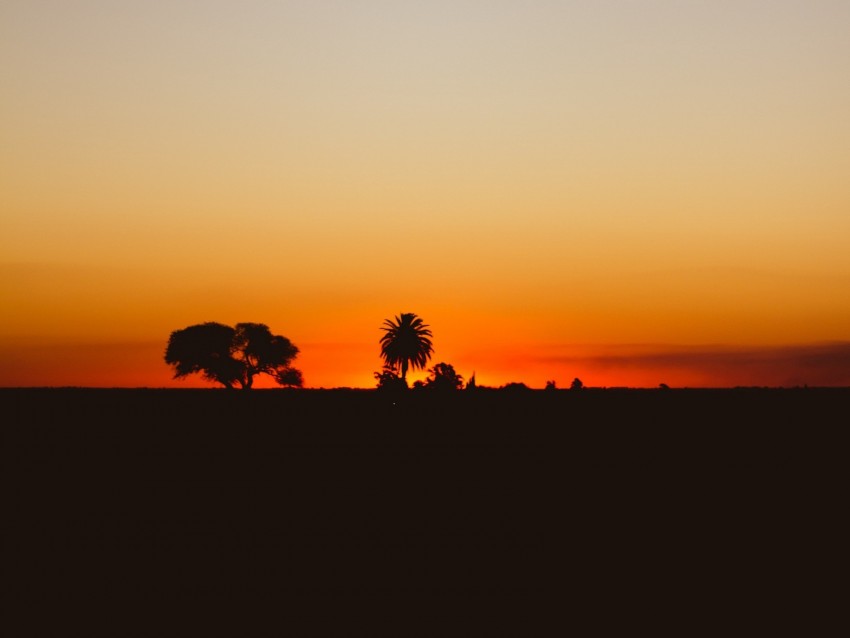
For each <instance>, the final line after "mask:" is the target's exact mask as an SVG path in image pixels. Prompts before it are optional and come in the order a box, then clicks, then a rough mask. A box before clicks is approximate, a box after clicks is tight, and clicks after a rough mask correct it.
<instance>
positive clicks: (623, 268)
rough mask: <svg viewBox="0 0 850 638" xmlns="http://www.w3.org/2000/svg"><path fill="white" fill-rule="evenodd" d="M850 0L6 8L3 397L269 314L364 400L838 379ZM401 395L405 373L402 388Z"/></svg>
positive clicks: (140, 374) (155, 355)
mask: <svg viewBox="0 0 850 638" xmlns="http://www.w3.org/2000/svg"><path fill="white" fill-rule="evenodd" d="M847 24H850V4H848V3H847V2H844V1H843V0H829V1H823V0H822V1H818V0H809V1H807V2H797V1H789V0H775V1H770V2H768V1H766V0H765V1H757V2H756V1H752V0H741V1H739V2H735V3H684V2H675V1H672V0H670V1H663V0H649V1H647V2H641V3H634V2H624V1H613V0H599V1H595V2H578V1H576V2H538V3H525V2H516V1H509V0H493V1H491V2H476V1H463V0H455V1H453V2H447V1H441V0H435V1H434V2H429V3H418V2H405V1H394V2H391V1H389V0H384V1H375V0H364V1H363V2H357V3H351V2H343V1H341V0H340V1H332V0H326V1H320V2H298V1H292V2H283V3H266V2H253V1H246V2H244V3H238V4H234V3H230V2H224V1H217V0H210V1H208V2H204V3H194V2H178V3H167V4H162V3H137V5H136V6H131V5H128V4H127V3H114V2H106V1H95V0H88V1H84V2H75V3H67V2H59V1H55V2H42V3H32V2H24V1H22V0H20V1H19V0H11V1H8V2H5V3H3V5H2V7H0V74H2V77H3V78H4V89H3V100H0V230H2V232H0V299H2V313H0V385H2V386H30V385H39V386H40V385H95V386H130V387H134V386H149V387H160V386H169V387H171V386H174V387H190V386H193V385H195V386H205V385H206V384H205V383H204V382H203V381H202V380H200V379H186V380H182V381H174V380H172V378H171V370H170V369H169V368H168V366H166V365H165V363H164V361H163V358H162V355H163V352H164V349H165V345H166V342H167V339H168V336H169V334H170V332H171V331H172V330H176V329H180V328H183V327H186V326H188V325H191V324H194V323H201V322H204V321H220V322H223V323H229V324H234V323H237V322H241V321H251V322H262V323H266V324H268V325H269V326H270V327H271V329H272V330H273V331H274V332H276V333H278V334H283V335H286V336H287V337H289V338H290V339H291V340H292V341H293V342H294V343H295V344H296V345H298V346H299V347H300V348H301V355H300V356H299V358H298V360H297V361H296V365H297V366H298V367H300V368H301V369H302V371H303V373H304V377H305V382H306V384H307V385H308V386H310V387H339V386H354V387H372V386H373V385H374V379H373V377H372V373H373V372H374V371H376V370H379V369H380V359H379V356H378V355H379V346H378V339H379V338H380V335H381V332H380V326H381V323H382V322H383V320H384V319H385V318H388V317H392V316H395V315H397V314H399V313H401V312H415V313H417V314H419V315H420V316H421V317H422V318H423V319H424V320H425V321H426V323H428V324H430V326H431V328H432V330H433V332H434V347H435V352H434V359H433V360H432V362H433V363H436V362H438V361H446V362H449V363H452V364H453V365H454V366H455V368H456V369H457V370H458V372H460V373H461V374H463V375H464V377H467V378H468V377H469V375H471V374H472V373H473V372H475V374H476V378H477V381H478V382H479V383H480V384H485V385H501V384H503V383H507V382H510V381H523V382H525V383H527V384H528V385H530V386H532V387H542V386H543V385H544V384H545V382H546V381H547V380H549V379H553V380H555V381H556V382H557V383H558V385H559V386H561V387H566V386H568V385H569V383H570V381H571V380H572V379H573V378H574V377H579V378H581V379H582V380H583V381H584V382H585V384H587V385H593V386H619V385H633V386H650V387H654V386H657V385H658V384H659V383H662V382H664V383H667V384H669V385H671V386H684V385H687V386H714V387H716V386H727V385H802V384H809V385H850V355H848V345H847V344H848V343H850V295H847V294H845V291H847V290H850V250H848V245H850V181H848V179H847V175H850V153H848V149H850V119H848V118H847V116H846V114H847V113H848V112H850V83H848V82H847V77H848V71H850V62H848V61H850V39H848V38H847V37H846V25H847ZM414 378H416V377H414Z"/></svg>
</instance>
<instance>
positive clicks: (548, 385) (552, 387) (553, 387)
mask: <svg viewBox="0 0 850 638" xmlns="http://www.w3.org/2000/svg"><path fill="white" fill-rule="evenodd" d="M557 389H558V386H557V385H556V384H555V381H554V380H552V381H547V382H546V390H557Z"/></svg>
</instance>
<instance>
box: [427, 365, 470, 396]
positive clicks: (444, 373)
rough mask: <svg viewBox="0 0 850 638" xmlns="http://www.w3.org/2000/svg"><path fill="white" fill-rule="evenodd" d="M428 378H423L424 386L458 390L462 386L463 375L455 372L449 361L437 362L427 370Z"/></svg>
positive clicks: (440, 389)
mask: <svg viewBox="0 0 850 638" xmlns="http://www.w3.org/2000/svg"><path fill="white" fill-rule="evenodd" d="M428 373H429V374H428V378H427V379H426V380H425V383H424V386H423V387H425V388H428V389H431V390H437V391H441V392H442V391H451V390H460V389H461V388H463V377H462V376H461V375H459V374H458V373H457V372H455V369H454V366H453V365H451V364H450V363H443V362H441V363H437V364H434V367H433V368H430V369H429V370H428Z"/></svg>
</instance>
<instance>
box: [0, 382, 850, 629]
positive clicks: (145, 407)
mask: <svg viewBox="0 0 850 638" xmlns="http://www.w3.org/2000/svg"><path fill="white" fill-rule="evenodd" d="M848 408H850V390H838V389H794V390H768V389H736V390H595V389H586V390H582V391H552V392H548V391H528V392H521V391H518V392H506V391H487V390H481V391H477V392H461V393H457V394H456V395H454V396H450V397H445V398H440V397H436V396H432V395H430V394H428V393H424V392H420V393H415V392H411V393H408V394H407V395H405V396H403V397H396V398H393V397H387V396H382V395H380V394H378V393H376V392H374V391H343V390H304V391H285V390H267V391H253V392H238V391H234V392H227V391H223V390H144V389H139V390H93V389H6V390H0V415H2V426H1V427H0V435H2V466H3V472H4V478H3V487H4V497H3V512H2V517H3V526H4V532H5V534H4V538H5V540H4V545H3V558H2V563H3V572H4V576H3V585H4V591H3V597H4V604H5V605H6V606H7V607H8V611H11V612H12V613H11V614H10V613H8V611H7V614H6V615H5V618H6V619H7V620H6V621H5V622H7V623H11V622H12V621H11V620H10V619H11V618H15V619H16V621H18V622H20V621H21V620H23V621H24V624H23V625H20V624H17V625H16V628H15V631H14V632H13V633H8V632H4V633H5V635H14V636H26V635H52V636H57V635H61V636H213V635H215V636H219V635H220V636H234V637H239V636H266V635H269V636H272V635H274V636H318V635H323V636H354V635H357V636H398V637H404V636H473V635H474V636H478V635H510V636H536V635H566V634H567V633H571V630H575V633H578V634H580V635H583V634H587V633H593V634H598V635H601V634H605V633H607V632H608V631H609V630H610V628H612V627H614V626H616V627H618V628H620V629H622V628H623V627H624V626H625V627H627V628H630V630H633V631H638V630H642V629H645V630H649V631H653V632H658V631H661V632H664V633H669V634H676V635H690V634H692V633H693V630H695V629H703V628H706V629H708V628H713V629H714V630H721V631H723V632H724V633H732V634H739V635H740V634H747V635H750V634H754V633H759V632H760V631H761V630H763V629H765V627H766V625H767V624H768V623H770V624H771V625H773V624H776V623H779V624H780V625H784V626H786V627H791V626H794V624H796V625H797V626H799V627H800V628H805V629H806V631H807V632H810V631H811V630H812V629H813V628H814V627H815V626H816V625H817V623H818V622H821V621H822V620H823V619H824V618H826V617H827V613H828V612H829V610H830V608H831V607H832V605H834V604H836V603H838V602H840V601H841V598H840V592H841V591H842V590H840V589H835V588H833V587H831V586H830V585H829V582H830V581H829V578H830V577H832V576H836V575H837V576H839V577H840V578H841V579H842V580H844V578H845V574H844V573H843V569H842V568H841V567H840V565H841V563H840V562H839V561H838V558H837V555H836V554H835V548H836V547H837V545H836V543H835V541H836V539H837V538H841V541H842V543H843V541H844V540H845V539H844V536H843V534H844V530H845V528H844V527H843V526H842V523H841V521H842V520H843V518H844V516H845V515H846V509H847V491H846V488H845V482H846V472H845V464H846V458H847V453H848V449H847V446H846V441H847V436H846V435H847V427H848V425H847V424H848V421H850V419H848ZM813 592H816V595H815V596H811V594H812V593H813ZM804 601H805V604H804ZM553 621H554V622H555V623H557V624H556V625H553V624H552V623H553ZM48 627H53V628H55V627H59V630H58V633H57V631H56V630H55V629H51V630H48V629H47V628H48ZM579 627H581V629H579ZM589 629H590V630H589ZM730 629H732V631H730Z"/></svg>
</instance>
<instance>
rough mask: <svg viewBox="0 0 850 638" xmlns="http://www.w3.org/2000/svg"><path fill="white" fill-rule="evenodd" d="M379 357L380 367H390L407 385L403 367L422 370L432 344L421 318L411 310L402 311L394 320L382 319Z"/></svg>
mask: <svg viewBox="0 0 850 638" xmlns="http://www.w3.org/2000/svg"><path fill="white" fill-rule="evenodd" d="M381 329H382V330H384V333H385V334H384V335H383V336H382V337H381V339H380V343H381V357H382V358H383V359H384V367H385V368H386V367H391V368H392V369H393V370H395V371H396V372H397V373H398V374H399V375H400V376H401V378H402V379H403V380H404V382H405V385H406V384H407V370H408V368H413V369H417V368H419V369H424V368H425V364H426V363H427V362H428V359H430V358H431V353H432V352H433V351H434V346H433V344H432V343H431V330H430V329H429V327H428V325H427V324H425V323H423V321H422V319H421V318H420V317H418V316H416V314H414V313H412V312H403V313H401V314H400V315H397V316H396V317H395V320H394V321H393V320H391V319H386V320H384V325H383V327H382V328H381Z"/></svg>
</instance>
